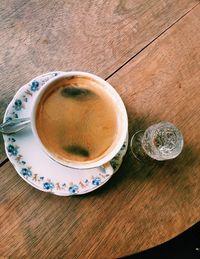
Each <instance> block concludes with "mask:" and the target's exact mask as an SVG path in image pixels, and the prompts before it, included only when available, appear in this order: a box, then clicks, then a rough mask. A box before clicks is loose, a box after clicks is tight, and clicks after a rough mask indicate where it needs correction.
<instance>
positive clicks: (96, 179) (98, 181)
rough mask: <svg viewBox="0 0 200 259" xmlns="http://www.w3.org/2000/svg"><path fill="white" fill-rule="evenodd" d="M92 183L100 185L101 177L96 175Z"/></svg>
mask: <svg viewBox="0 0 200 259" xmlns="http://www.w3.org/2000/svg"><path fill="white" fill-rule="evenodd" d="M92 184H93V185H96V186H98V185H100V184H101V178H99V177H95V178H94V179H93V180H92Z"/></svg>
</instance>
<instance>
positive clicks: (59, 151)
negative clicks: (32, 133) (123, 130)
mask: <svg viewBox="0 0 200 259" xmlns="http://www.w3.org/2000/svg"><path fill="white" fill-rule="evenodd" d="M36 129H37V132H38V136H39V138H40V140H41V141H42V143H43V145H44V146H45V147H46V148H47V149H48V150H49V151H50V152H51V153H53V154H54V155H55V156H56V157H58V158H61V159H64V160H66V161H77V162H78V161H80V162H84V161H85V162H88V161H95V160H97V159H100V158H102V157H103V156H104V155H106V154H107V152H108V151H109V149H110V148H111V146H112V144H113V142H114V140H115V138H116V135H117V112H116V108H115V105H114V103H113V100H112V98H111V97H110V96H109V95H108V94H107V93H106V92H105V90H104V89H103V87H102V86H101V85H99V83H98V82H96V81H95V80H93V79H91V78H88V77H81V76H73V77H70V78H65V79H63V78H62V79H60V80H58V81H57V82H54V83H53V85H51V86H50V87H49V88H48V89H47V91H46V92H45V93H44V94H43V96H42V98H41V99H40V102H39V104H38V107H37V111H36Z"/></svg>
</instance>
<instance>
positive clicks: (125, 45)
mask: <svg viewBox="0 0 200 259" xmlns="http://www.w3.org/2000/svg"><path fill="white" fill-rule="evenodd" d="M198 2H199V0H176V1H174V0H169V1H165V0H156V1H155V0H148V1H140V0H137V1H129V0H128V1H124V0H118V1H114V0H113V1H105V0H101V1H99V0H98V1H97V0H96V1H89V0H88V1H81V0H79V1H74V0H62V1H60V0H55V1H48V0H43V1H40V0H36V1H35V0H34V1H33V0H31V1H27V0H17V1H16V0H10V1H9V2H8V1H7V0H2V1H1V6H0V24H1V27H0V38H1V43H0V69H1V73H0V90H1V95H0V121H1V120H2V116H3V114H4V111H5V109H6V106H7V105H8V103H9V101H10V100H11V98H12V96H13V95H14V93H15V92H16V90H17V89H19V88H20V86H22V85H23V84H25V83H27V82H28V81H29V80H31V79H32V78H33V77H35V76H37V75H39V74H42V73H46V72H49V71H52V70H83V71H89V72H93V73H96V74H98V75H100V76H102V77H104V78H106V77H107V76H109V75H110V74H111V73H112V72H113V71H115V70H116V69H117V68H118V67H120V66H121V65H122V64H123V63H124V62H126V61H127V60H128V59H129V58H130V57H132V56H133V55H135V54H136V53H137V52H138V51H140V50H141V49H142V48H143V47H144V46H145V45H147V44H148V43H149V42H151V41H152V40H153V39H154V38H156V37H157V36H158V35H159V34H161V33H162V32H163V31H164V30H166V28H168V27H169V26H171V25H172V24H173V23H174V22H175V21H176V20H177V19H179V18H180V17H181V16H182V15H184V14H185V13H186V12H187V11H188V10H190V9H191V8H193V7H194V6H195V5H196V4H197V3H198ZM3 159H5V154H4V151H3V139H2V136H1V135H0V161H2V160H3Z"/></svg>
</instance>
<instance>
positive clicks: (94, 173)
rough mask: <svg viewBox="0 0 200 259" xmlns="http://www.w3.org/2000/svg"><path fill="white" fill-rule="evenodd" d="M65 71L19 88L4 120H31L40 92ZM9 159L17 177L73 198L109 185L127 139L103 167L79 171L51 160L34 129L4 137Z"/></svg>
mask: <svg viewBox="0 0 200 259" xmlns="http://www.w3.org/2000/svg"><path fill="white" fill-rule="evenodd" d="M60 73H62V72H51V73H48V74H45V75H41V76H39V77H37V78H35V79H33V80H32V81H31V82H29V83H28V84H26V85H24V86H23V87H21V88H20V90H19V91H18V92H17V93H16V95H15V96H14V98H13V100H12V101H11V103H10V104H9V106H8V108H7V110H6V112H5V116H4V121H8V120H12V118H23V117H29V116H30V113H31V108H32V105H31V104H32V101H33V100H34V98H35V96H36V95H37V93H38V90H39V89H40V88H41V87H42V86H43V85H44V84H45V83H46V82H47V81H48V80H50V79H51V78H53V77H55V76H57V75H58V74H60ZM4 141H5V149H6V153H7V156H8V158H9V159H10V161H11V163H12V164H13V165H14V167H15V169H16V171H17V172H18V174H19V175H20V176H21V177H22V178H23V179H24V180H25V181H26V182H28V183H29V184H30V185H32V186H33V187H35V188H37V189H39V190H41V191H45V192H51V193H54V194H56V195H61V196H70V195H74V194H84V193H87V192H91V191H93V190H95V189H97V188H98V187H100V186H102V185H103V184H104V183H106V182H107V181H108V180H109V179H110V178H111V176H112V175H113V173H114V172H116V171H117V170H118V169H119V167H120V165H121V163H122V158H123V156H124V155H125V153H126V150H127V146H128V138H127V140H126V141H125V143H124V144H123V146H122V148H121V150H120V152H119V153H118V154H117V155H116V156H115V157H114V158H113V159H112V160H111V161H110V163H107V164H106V165H105V166H104V167H103V166H102V167H98V168H94V169H90V170H76V169H71V168H68V167H64V166H62V165H60V164H58V163H55V162H54V161H53V160H51V159H50V158H49V157H48V156H47V155H46V154H45V153H43V151H42V150H40V148H39V146H38V145H37V142H36V140H35V139H34V136H33V134H32V131H31V128H27V129H26V130H23V132H19V133H16V134H12V135H4Z"/></svg>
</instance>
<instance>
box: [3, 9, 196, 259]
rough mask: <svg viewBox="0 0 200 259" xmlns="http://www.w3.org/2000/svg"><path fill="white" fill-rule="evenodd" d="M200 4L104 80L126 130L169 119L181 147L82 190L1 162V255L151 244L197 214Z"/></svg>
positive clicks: (112, 250)
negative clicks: (29, 176)
mask: <svg viewBox="0 0 200 259" xmlns="http://www.w3.org/2000/svg"><path fill="white" fill-rule="evenodd" d="M199 13H200V6H197V7H196V8H195V9H194V10H193V11H192V12H190V13H189V14H188V15H187V16H185V17H184V18H183V19H182V20H181V21H179V22H178V23H177V24H176V25H175V26H173V27H172V28H171V29H170V30H168V31H167V32H166V33H165V34H163V35H162V36H161V37H160V38H159V39H158V40H157V41H155V42H154V43H153V44H151V45H150V46H149V47H148V48H146V49H145V50H144V51H143V52H142V53H141V54H140V55H138V56H137V57H136V58H134V59H133V60H132V61H131V62H129V63H128V64H127V65H126V66H124V67H123V68H122V69H121V70H119V71H118V72H117V73H116V74H115V75H114V76H113V77H112V78H110V79H109V81H110V83H111V84H113V85H114V87H115V88H116V89H117V90H118V92H119V93H120V94H121V96H122V98H123V99H124V102H125V104H126V107H127V110H128V115H129V125H130V134H132V133H133V132H134V131H135V130H137V129H140V128H146V127H147V126H149V125H150V124H152V123H154V122H158V121H161V120H168V121H171V122H173V123H175V124H176V125H177V126H178V127H179V128H180V129H181V131H182V133H183V135H184V139H185V146H184V150H183V152H182V154H181V155H180V156H179V157H178V158H177V159H176V160H172V161H166V162H160V163H159V162H148V163H139V162H137V161H136V160H134V159H133V157H132V155H131V154H130V151H128V154H127V155H126V157H125V159H124V162H123V164H122V167H121V168H120V170H119V172H118V173H117V174H116V175H114V176H113V177H112V179H111V180H110V181H109V182H108V183H107V184H106V185H105V186H104V187H103V188H102V189H99V190H97V191H95V192H92V193H90V194H88V195H83V196H74V197H68V198H67V197H66V198H64V197H56V196H53V195H51V194H47V193H42V192H39V191H37V190H35V189H34V188H32V187H31V186H29V185H28V184H27V183H25V182H24V181H23V180H22V179H21V178H20V177H19V176H18V175H17V174H16V172H15V170H14V169H13V167H12V166H11V164H10V163H6V164H5V165H3V166H2V167H1V168H0V190H1V195H0V199H1V200H0V201H1V202H0V204H1V205H0V224H1V235H0V249H1V251H0V255H2V256H7V257H9V256H11V257H20V258H21V257H23V256H25V257H31V258H46V257H50V258H57V257H59V258H63V257H64V258H116V257H120V256H124V255H127V254H130V253H134V252H138V251H141V250H144V249H147V248H149V247H152V246H155V245H158V244H160V243H162V242H164V241H166V240H168V239H171V238H172V237H174V236H176V235H178V234H179V233H181V232H183V231H184V230H185V229H187V228H189V227H190V226H191V225H193V224H194V223H196V222H197V221H199V220H200V205H199V204H200V185H199V182H200V174H199V169H200V160H199V155H200V142H199V139H200V131H199V128H200V121H199V117H200V107H199V99H200V90H199V89H200V85H199V84H200V44H199V43H200V31H199V27H200V16H199Z"/></svg>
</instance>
